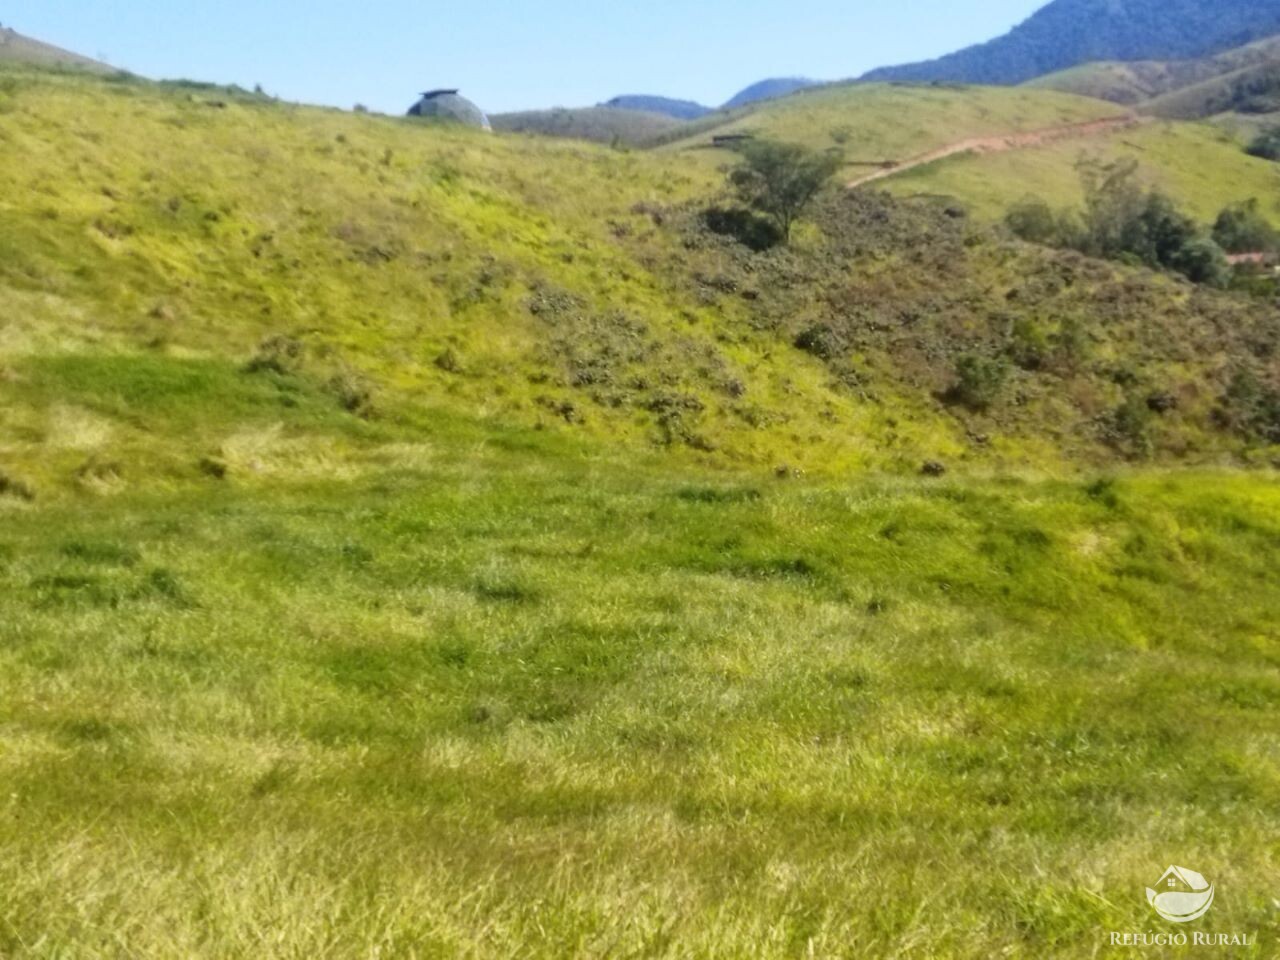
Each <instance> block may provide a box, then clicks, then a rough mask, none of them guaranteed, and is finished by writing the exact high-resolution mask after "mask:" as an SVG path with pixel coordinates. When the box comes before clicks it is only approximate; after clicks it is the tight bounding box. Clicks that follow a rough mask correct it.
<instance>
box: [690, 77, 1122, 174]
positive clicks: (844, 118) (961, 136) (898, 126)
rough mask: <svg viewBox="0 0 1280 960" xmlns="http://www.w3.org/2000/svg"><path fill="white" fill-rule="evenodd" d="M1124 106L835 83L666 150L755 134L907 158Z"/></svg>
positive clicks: (1002, 90) (867, 156)
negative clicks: (715, 137) (714, 138)
mask: <svg viewBox="0 0 1280 960" xmlns="http://www.w3.org/2000/svg"><path fill="white" fill-rule="evenodd" d="M1122 112H1123V108H1121V107H1117V106H1116V105H1115V104H1112V103H1103V102H1101V101H1098V100H1091V99H1088V98H1085V97H1077V96H1071V95H1070V94H1064V93H1057V92H1053V91H1044V90H1029V89H1019V88H1006V87H948V86H939V87H932V86H916V85H910V84H879V83H875V84H856V85H834V86H829V87H820V88H815V89H812V90H806V91H804V92H802V93H799V94H795V95H792V96H789V97H783V98H782V99H779V100H773V101H769V102H766V103H764V104H761V105H759V106H758V107H756V108H755V109H753V110H751V111H748V112H732V113H729V114H727V115H725V114H713V115H711V116H709V117H706V118H705V119H703V120H699V121H695V122H694V123H693V124H691V125H690V130H691V131H696V132H691V135H690V136H688V137H685V138H683V139H680V140H677V141H675V142H674V143H671V144H668V145H667V146H666V147H665V149H668V150H672V149H674V150H681V149H687V148H691V147H699V146H703V145H705V144H707V143H708V142H709V141H710V140H711V137H712V136H713V135H720V134H734V133H753V134H756V135H758V136H764V137H770V138H773V139H777V140H785V141H787V142H789V143H803V144H805V145H807V146H809V147H812V148H814V149H827V148H830V147H838V148H840V149H841V150H842V151H843V152H844V154H845V157H846V159H848V160H851V161H857V160H861V161H879V160H904V159H908V158H910V157H914V156H918V155H919V154H922V153H927V152H929V151H930V150H936V149H937V148H939V147H943V146H946V145H947V144H950V143H954V142H956V141H958V140H967V139H969V138H971V137H987V136H998V135H1000V134H1005V133H1026V132H1030V131H1033V130H1039V129H1042V128H1045V127H1054V126H1060V125H1063V124H1069V123H1080V122H1084V121H1088V120H1097V119H1101V118H1105V117H1113V116H1116V115H1117V114H1119V113H1122Z"/></svg>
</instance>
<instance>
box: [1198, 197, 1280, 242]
mask: <svg viewBox="0 0 1280 960" xmlns="http://www.w3.org/2000/svg"><path fill="white" fill-rule="evenodd" d="M1213 239H1214V240H1215V241H1216V242H1217V244H1218V246H1220V247H1222V249H1223V250H1226V251H1227V252H1228V253H1258V252H1265V251H1268V250H1275V249H1276V247H1277V246H1278V245H1280V236H1278V235H1277V233H1276V229H1275V227H1273V226H1271V224H1270V223H1268V222H1267V219H1266V217H1264V216H1263V215H1262V211H1261V209H1260V208H1259V206H1258V201H1257V200H1256V199H1253V200H1248V201H1246V202H1244V203H1237V204H1235V205H1233V206H1230V207H1227V208H1226V209H1225V210H1223V211H1222V212H1221V213H1220V214H1218V220H1217V222H1216V223H1214V225H1213Z"/></svg>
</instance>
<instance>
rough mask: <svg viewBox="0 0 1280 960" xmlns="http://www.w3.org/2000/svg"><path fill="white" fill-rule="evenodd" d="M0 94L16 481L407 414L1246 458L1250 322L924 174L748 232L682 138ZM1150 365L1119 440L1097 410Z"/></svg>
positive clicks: (357, 437) (185, 455) (281, 108)
mask: <svg viewBox="0 0 1280 960" xmlns="http://www.w3.org/2000/svg"><path fill="white" fill-rule="evenodd" d="M882 93H883V95H884V96H885V97H888V98H892V96H893V93H894V91H892V90H885V91H883V92H882ZM939 96H940V97H942V96H943V95H942V94H939ZM1005 96H1008V97H1013V98H1014V101H1013V102H1016V103H1021V102H1022V100H1021V97H1023V96H1027V95H1025V94H1014V93H1013V92H1008V91H1005V92H992V93H990V94H988V93H985V92H984V93H982V94H980V96H979V98H978V102H977V104H975V105H973V106H972V107H971V111H970V112H971V117H970V118H969V119H966V117H965V116H964V115H963V114H962V113H961V112H960V111H958V110H951V111H949V113H948V115H949V116H951V117H952V119H953V120H956V122H959V123H962V124H967V123H970V122H975V123H976V122H979V121H977V120H976V119H973V118H977V117H979V116H980V115H982V113H983V107H982V104H984V103H990V102H992V101H993V100H998V99H999V98H1001V97H1005ZM1029 99H1030V100H1031V102H1039V100H1038V99H1037V98H1036V97H1030V98H1029ZM1075 104H1076V101H1072V100H1068V106H1074V105H1075ZM881 109H887V107H886V105H885V104H881ZM937 109H939V110H940V111H941V110H942V109H943V108H942V106H941V105H939V106H938V107H937ZM0 111H3V112H4V113H3V115H4V118H5V124H4V126H3V129H2V130H0V184H3V196H4V197H5V198H6V200H5V204H6V216H5V219H4V224H3V229H2V230H0V253H2V254H3V256H2V257H0V304H2V305H3V311H4V315H5V316H6V317H7V320H6V325H5V328H4V333H3V338H2V339H0V368H3V370H4V371H5V375H4V376H3V377H2V378H0V397H3V398H4V401H5V403H6V406H7V409H8V411H9V413H8V416H7V417H6V420H5V422H4V423H3V425H0V451H3V454H4V461H5V462H4V464H3V465H0V472H4V473H6V475H10V476H11V477H12V478H13V480H14V482H15V483H19V482H20V483H22V484H26V485H30V486H33V487H34V488H36V489H37V490H38V491H40V492H41V493H42V494H43V493H45V492H48V493H49V494H53V495H56V494H57V492H58V491H62V490H66V489H76V488H78V487H80V486H83V485H84V484H85V483H87V482H90V481H92V482H93V483H96V482H97V481H96V480H94V479H93V478H99V479H102V478H105V479H106V480H108V481H110V482H111V483H115V482H117V481H119V482H121V483H124V484H126V485H131V484H136V483H144V484H145V483H146V482H149V481H150V480H152V479H165V480H179V479H183V478H185V479H191V478H198V477H199V476H201V475H202V473H205V472H208V471H214V472H218V471H221V470H224V469H225V470H227V471H230V472H231V473H233V474H236V473H246V472H257V471H272V470H279V471H281V472H284V473H290V472H293V471H299V472H302V473H306V472H307V471H310V470H327V469H333V468H334V463H336V462H340V461H341V460H343V459H344V458H347V457H350V458H353V459H355V460H360V459H363V458H365V457H368V456H374V455H376V453H374V452H371V451H376V450H377V449H378V448H379V447H383V446H388V445H391V446H394V445H395V444H397V443H403V442H408V440H409V439H411V438H412V437H413V436H414V435H415V431H417V430H418V429H420V428H421V425H422V424H423V423H425V422H429V421H430V419H431V418H432V417H434V416H435V415H436V412H437V411H452V412H454V413H458V414H465V415H466V416H468V417H474V416H477V415H478V416H480V417H482V418H487V419H489V420H492V421H495V422H503V423H509V422H514V423H519V424H524V425H528V426H540V427H542V428H543V429H547V430H552V431H568V432H573V433H579V434H585V435H588V436H595V437H601V438H603V437H609V438H613V439H614V440H615V441H617V442H622V443H624V444H627V443H630V444H635V445H637V446H638V447H640V448H648V447H651V446H652V445H654V444H659V445H663V446H667V447H671V448H674V449H677V450H682V451H684V453H683V454H682V455H683V456H689V457H695V458H702V459H711V460H713V461H717V462H736V463H742V464H753V465H755V466H757V467H763V468H765V469H772V468H774V467H779V466H782V465H787V466H788V467H794V468H803V469H807V470H824V471H832V470H839V469H844V468H847V467H850V466H893V467H895V468H898V469H903V468H905V469H916V468H917V467H918V466H919V464H920V463H921V462H922V461H923V460H925V459H934V458H941V459H943V460H946V461H971V462H974V463H988V464H993V465H995V464H1002V463H1005V464H1026V465H1044V466H1050V465H1059V464H1063V463H1071V462H1079V461H1081V460H1083V461H1086V462H1104V461H1107V460H1113V459H1116V458H1123V457H1128V456H1132V455H1135V454H1137V453H1140V452H1143V451H1148V447H1149V452H1150V453H1151V454H1153V455H1156V456H1164V457H1175V458H1188V457H1190V458H1197V459H1201V460H1205V459H1213V458H1217V457H1219V456H1223V455H1228V454H1233V453H1245V452H1247V448H1248V446H1249V443H1247V442H1245V441H1247V437H1243V436H1241V435H1239V434H1237V433H1233V432H1232V431H1231V430H1228V429H1222V428H1220V427H1219V426H1218V425H1217V422H1216V421H1215V417H1216V416H1217V414H1215V410H1216V408H1217V405H1218V404H1219V403H1220V401H1221V398H1222V397H1223V396H1224V391H1225V390H1226V388H1227V385H1228V383H1229V381H1230V380H1231V378H1232V377H1233V376H1234V375H1235V374H1236V373H1238V372H1239V369H1240V368H1241V367H1242V365H1243V366H1245V367H1252V366H1258V365H1259V364H1260V363H1261V361H1260V360H1259V357H1260V356H1261V355H1260V354H1257V351H1258V350H1261V349H1262V348H1261V347H1260V346H1257V344H1268V343H1271V342H1272V340H1273V338H1274V335H1275V331H1274V330H1272V329H1271V327H1270V326H1268V324H1270V322H1271V319H1272V318H1271V317H1270V314H1269V313H1268V312H1267V311H1266V310H1265V308H1263V307H1262V306H1261V305H1260V304H1255V303H1250V302H1249V301H1244V300H1236V299H1233V298H1230V297H1224V296H1214V295H1209V294H1198V295H1197V296H1195V297H1190V298H1189V297H1188V292H1187V291H1186V290H1184V289H1182V288H1180V287H1179V286H1178V285H1177V284H1175V283H1173V282H1172V281H1168V280H1165V279H1163V278H1157V277H1152V276H1149V275H1145V274H1141V273H1135V274H1133V275H1132V276H1130V275H1129V274H1127V273H1126V272H1125V271H1122V270H1117V269H1116V268H1113V267H1102V266H1099V265H1092V266H1090V265H1086V264H1080V263H1076V262H1074V261H1072V260H1071V259H1070V258H1067V259H1065V260H1064V259H1062V258H1060V257H1059V256H1058V255H1055V254H1052V253H1050V252H1048V251H1041V250H1036V249H1034V248H1025V247H1019V246H1010V245H1009V244H1007V243H1006V242H1004V241H1002V240H1001V239H999V238H998V237H997V236H995V235H992V234H990V233H989V232H988V231H986V230H985V228H981V227H973V228H972V229H971V228H970V224H969V223H968V221H966V220H965V219H963V218H961V219H957V218H956V217H955V216H954V215H953V213H954V211H947V210H945V209H943V208H940V207H939V208H935V207H933V206H931V205H929V204H924V205H918V206H916V207H900V208H899V207H892V206H891V207H885V206H884V205H883V203H882V202H881V201H879V200H876V199H874V198H871V197H863V198H856V197H849V196H840V195H839V192H837V193H836V194H833V195H832V197H831V198H830V199H829V200H828V201H824V203H823V204H822V205H821V206H820V207H819V208H818V209H817V210H816V212H815V217H816V220H815V222H814V223H812V224H809V225H806V226H805V228H804V229H802V231H801V233H800V236H799V237H798V239H797V243H796V244H795V246H794V247H793V248H791V249H781V250H775V251H772V252H770V253H765V254H753V253H752V252H751V251H750V250H748V249H747V248H745V247H743V246H741V245H740V244H738V243H737V242H736V241H734V240H732V239H731V238H726V237H721V236H718V235H716V234H714V233H712V232H710V231H709V230H708V229H707V228H706V226H705V224H704V223H703V222H702V218H701V212H702V210H704V209H705V208H706V207H707V206H708V205H709V204H712V203H714V202H716V200H717V197H718V196H719V193H720V189H721V188H720V186H719V183H720V175H719V174H718V173H716V172H715V171H714V170H711V169H709V168H704V165H703V164H702V163H700V162H695V163H689V162H688V161H689V158H690V157H691V156H693V157H695V158H698V157H701V156H702V155H701V154H692V155H691V154H689V153H687V152H681V151H666V152H659V153H656V154H622V153H618V152H616V151H609V150H604V149H597V148H592V147H588V146H585V145H582V146H573V145H569V144H566V143H564V142H558V141H548V140H539V139H535V138H514V137H510V138H509V137H503V136H500V135H499V136H486V135H484V134H482V133H478V132H472V131H468V130H460V129H455V128H451V127H448V126H431V125H420V124H413V123H409V122H404V121H392V120H386V119H381V118H376V117H370V116H364V115H349V114H341V113H338V112H335V111H320V110H308V109H301V108H295V107H290V106H286V105H280V104H275V103H273V102H272V101H269V100H266V99H263V98H256V97H251V96H245V95H240V94H235V93H233V92H227V91H208V90H199V89H197V90H194V91H193V90H192V89H188V88H177V89H167V88H160V87H155V86H152V85H145V84H139V83H123V82H116V83H97V82H90V81H86V80H82V79H77V78H73V77H53V78H43V77H38V76H34V75H11V76H8V77H6V78H4V81H3V83H0ZM957 115H959V119H958V120H957ZM1042 120H1043V116H1032V115H1030V114H1029V113H1019V114H1017V115H1016V116H1015V118H1014V120H1013V121H1012V122H1017V123H1024V124H1028V125H1034V124H1037V123H1039V122H1041V121H1042ZM922 122H923V121H922ZM912 129H914V128H913V127H908V128H907V130H906V132H905V133H900V134H899V135H900V136H902V135H910V131H911V130H912ZM941 135H944V134H939V136H941ZM945 135H950V134H949V133H948V134H945ZM920 136H923V135H920ZM1269 169H1270V168H1268V170H1269ZM320 184H323V185H324V188H323V189H317V185H320ZM853 225H858V227H857V229H856V230H854V229H853ZM1064 275H1070V276H1073V277H1075V278H1076V280H1075V281H1073V283H1072V285H1071V286H1070V287H1067V288H1064V287H1063V286H1062V284H1061V282H1060V278H1061V277H1062V276H1064ZM1118 291H1126V292H1124V293H1123V295H1118V293H1117V292H1118ZM1015 298H1017V299H1016V300H1015ZM1152 302H1154V303H1160V304H1162V305H1164V307H1163V309H1162V314H1164V315H1166V317H1169V316H1173V317H1177V318H1178V321H1177V322H1178V330H1179V331H1181V332H1180V334H1179V337H1177V338H1172V339H1171V338H1170V336H1169V329H1170V328H1169V321H1168V320H1167V319H1165V320H1164V321H1163V322H1162V323H1161V324H1160V325H1157V324H1156V322H1155V319H1154V318H1153V317H1152V316H1151V315H1150V314H1149V313H1148V306H1149V304H1150V303H1152ZM1067 317H1078V318H1079V319H1078V322H1077V320H1074V319H1073V320H1072V321H1071V323H1070V324H1066V322H1065V320H1064V318H1067ZM1068 327H1069V328H1070V329H1068ZM1027 337H1030V338H1031V339H1032V340H1033V341H1034V342H1035V343H1038V344H1039V346H1035V345H1034V344H1032V345H1031V346H1028V344H1027V343H1024V340H1025V338H1027ZM1041 340H1043V342H1042V343H1041ZM1135 342H1137V343H1142V344H1143V345H1144V346H1143V349H1142V351H1141V352H1135V349H1134V347H1133V344H1134V343H1135ZM1055 343H1058V344H1059V346H1056V347H1055V346H1054V344H1055ZM1251 344H1253V346H1251ZM1032 347H1034V349H1032ZM1028 349H1031V352H1032V353H1035V354H1036V355H1043V358H1050V357H1056V358H1057V359H1056V360H1052V362H1051V361H1050V360H1049V359H1045V362H1044V363H1043V364H1041V365H1039V366H1036V365H1034V364H1033V363H1032V361H1031V360H1030V359H1028V355H1027V350H1028ZM971 354H978V355H982V356H987V357H990V358H991V359H992V362H999V363H1002V364H1005V365H1007V366H1008V367H1009V370H1008V371H1007V376H1005V377H1003V379H1002V391H1001V393H1000V396H999V397H998V398H997V400H996V402H993V403H992V404H990V405H988V406H987V407H986V408H985V409H983V410H980V411H976V412H975V411H972V410H968V409H966V408H965V407H964V406H963V405H957V404H955V403H951V402H948V400H947V399H946V396H947V394H948V391H950V390H951V389H952V388H953V387H954V385H955V383H956V378H957V376H958V375H959V373H958V371H959V369H960V365H961V361H962V359H963V358H964V357H965V356H967V355H971ZM1121 362H1122V363H1125V364H1128V365H1129V366H1131V367H1132V370H1131V372H1130V374H1128V375H1127V376H1128V379H1127V380H1124V381H1123V382H1122V381H1120V380H1118V379H1117V374H1116V372H1115V370H1114V369H1113V367H1114V365H1115V364H1116V363H1121ZM1257 372H1258V375H1259V376H1261V377H1262V379H1263V380H1264V381H1269V380H1270V379H1271V374H1270V373H1269V372H1268V371H1267V370H1266V369H1264V368H1262V367H1259V369H1258V371H1257ZM1167 390H1177V391H1184V392H1186V394H1187V396H1186V398H1185V401H1184V402H1183V404H1182V405H1181V406H1180V408H1179V409H1178V411H1176V412H1173V413H1170V414H1168V415H1167V416H1165V417H1162V418H1161V419H1160V420H1159V421H1158V422H1152V423H1151V424H1149V425H1146V424H1143V425H1141V426H1142V437H1141V438H1139V439H1140V440H1141V443H1140V444H1139V447H1140V449H1138V448H1132V449H1131V448H1130V445H1129V444H1127V443H1124V442H1121V443H1117V442H1116V439H1115V438H1113V437H1111V436H1110V434H1109V432H1108V430H1109V428H1108V426H1107V424H1108V422H1109V421H1108V419H1107V418H1108V417H1109V416H1111V411H1112V410H1114V409H1115V408H1116V407H1117V406H1118V405H1120V404H1122V403H1123V402H1125V401H1126V398H1129V399H1133V397H1132V396H1131V395H1135V394H1136V393H1137V392H1139V391H1147V392H1152V393H1155V392H1160V391H1167ZM211 464H213V465H212V466H211ZM216 464H222V466H216ZM86 477H87V478H89V479H88V480H86ZM91 485H92V484H91Z"/></svg>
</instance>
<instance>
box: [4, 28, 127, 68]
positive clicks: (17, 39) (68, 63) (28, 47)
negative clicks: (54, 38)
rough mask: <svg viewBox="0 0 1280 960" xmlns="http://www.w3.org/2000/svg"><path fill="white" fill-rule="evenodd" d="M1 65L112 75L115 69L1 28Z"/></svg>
mask: <svg viewBox="0 0 1280 960" xmlns="http://www.w3.org/2000/svg"><path fill="white" fill-rule="evenodd" d="M0 64H4V65H8V66H38V67H62V68H70V69H77V70H88V71H89V72H91V73H112V72H114V68H113V67H109V66H107V65H106V64H105V63H100V62H98V61H97V60H92V59H90V58H89V57H83V56H81V55H80V54H78V53H72V52H71V51H69V50H63V49H62V48H61V47H55V46H53V45H52V44H48V43H42V42H41V41H39V40H34V39H32V38H31V37H24V36H23V35H22V34H20V33H18V32H17V31H16V30H12V29H8V28H4V27H0Z"/></svg>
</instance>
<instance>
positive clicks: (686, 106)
mask: <svg viewBox="0 0 1280 960" xmlns="http://www.w3.org/2000/svg"><path fill="white" fill-rule="evenodd" d="M817 85H818V81H816V80H805V79H803V78H801V77H773V78H770V79H768V80H761V81H760V82H758V83H753V84H752V85H751V86H749V87H747V88H746V89H745V90H740V91H738V93H736V94H734V95H733V96H732V97H731V98H730V99H729V100H728V101H727V102H726V103H725V104H724V105H723V106H721V107H719V108H718V109H721V110H731V109H733V108H734V107H745V106H747V105H748V104H751V103H759V102H760V101H762V100H773V99H774V98H776V97H785V96H787V95H788V94H791V93H795V92H796V91H797V90H803V89H805V88H806V87H814V86H817ZM600 106H602V107H609V108H612V109H615V110H637V111H639V112H641V113H657V114H661V115H662V116H664V117H675V118H676V119H677V120H697V119H700V118H701V117H705V116H706V115H707V114H709V113H715V111H716V109H717V108H716V107H707V106H703V105H702V104H700V103H695V102H693V101H692V100H673V99H671V98H670V97H654V96H646V95H643V94H631V95H628V96H622V97H614V98H613V99H612V100H609V101H606V102H605V103H602V104H600Z"/></svg>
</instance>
